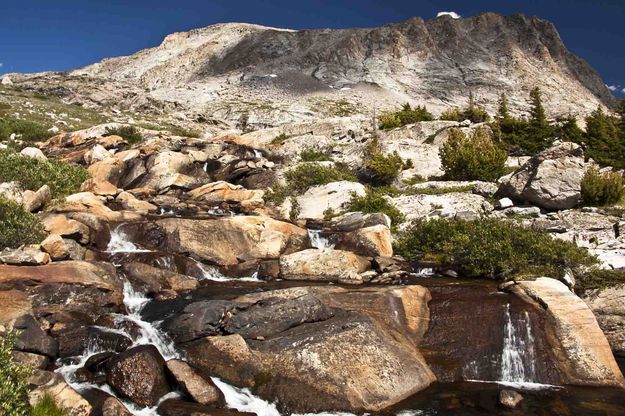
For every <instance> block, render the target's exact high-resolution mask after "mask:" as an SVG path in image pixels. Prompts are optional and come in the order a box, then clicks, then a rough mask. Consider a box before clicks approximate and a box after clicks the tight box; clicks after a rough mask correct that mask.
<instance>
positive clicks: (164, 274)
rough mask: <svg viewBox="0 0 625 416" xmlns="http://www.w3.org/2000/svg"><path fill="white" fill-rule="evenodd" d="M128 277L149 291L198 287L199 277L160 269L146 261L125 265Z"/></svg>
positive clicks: (156, 291) (183, 289)
mask: <svg viewBox="0 0 625 416" xmlns="http://www.w3.org/2000/svg"><path fill="white" fill-rule="evenodd" d="M123 270H124V273H125V274H126V276H127V277H128V279H129V280H130V281H131V282H132V283H135V284H137V285H139V286H142V287H145V288H146V289H147V291H148V293H158V292H160V291H162V290H173V291H176V292H177V291H186V290H193V289H195V288H197V286H198V281H197V279H195V278H193V277H190V276H185V275H183V274H179V273H176V272H172V271H169V270H165V269H159V268H157V267H153V266H150V265H147V264H145V263H139V262H130V263H127V264H125V265H123Z"/></svg>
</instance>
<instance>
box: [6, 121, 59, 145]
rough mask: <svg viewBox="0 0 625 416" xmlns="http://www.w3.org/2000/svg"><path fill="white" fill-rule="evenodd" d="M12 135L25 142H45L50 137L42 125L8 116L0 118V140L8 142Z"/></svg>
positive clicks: (46, 128)
mask: <svg viewBox="0 0 625 416" xmlns="http://www.w3.org/2000/svg"><path fill="white" fill-rule="evenodd" d="M13 133H15V134H16V135H17V136H20V137H18V139H20V140H24V141H26V142H38V141H46V140H48V139H49V138H50V137H51V136H52V133H50V132H49V131H48V127H46V126H45V125H43V124H40V123H37V122H34V121H29V120H22V119H18V118H15V117H11V116H8V115H3V116H0V140H8V139H9V138H10V137H11V134H13Z"/></svg>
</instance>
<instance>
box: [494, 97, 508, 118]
mask: <svg viewBox="0 0 625 416" xmlns="http://www.w3.org/2000/svg"><path fill="white" fill-rule="evenodd" d="M510 118H511V117H510V111H509V110H508V97H506V94H505V93H503V94H501V98H500V99H499V108H498V109H497V119H498V120H509V119H510Z"/></svg>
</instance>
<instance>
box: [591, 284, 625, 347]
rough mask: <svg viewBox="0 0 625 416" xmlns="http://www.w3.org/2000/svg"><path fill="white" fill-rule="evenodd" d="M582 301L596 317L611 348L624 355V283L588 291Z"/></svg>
mask: <svg viewBox="0 0 625 416" xmlns="http://www.w3.org/2000/svg"><path fill="white" fill-rule="evenodd" d="M584 301H585V302H586V304H587V305H588V306H589V307H590V309H591V310H592V311H593V313H594V314H595V316H596V317H597V321H598V322H599V326H600V327H601V329H602V330H603V333H604V334H605V336H606V338H607V339H608V342H609V343H610V347H612V350H613V351H614V352H615V353H616V354H618V355H620V356H625V285H618V286H612V287H607V288H605V289H598V290H592V291H589V292H587V293H585V294H584Z"/></svg>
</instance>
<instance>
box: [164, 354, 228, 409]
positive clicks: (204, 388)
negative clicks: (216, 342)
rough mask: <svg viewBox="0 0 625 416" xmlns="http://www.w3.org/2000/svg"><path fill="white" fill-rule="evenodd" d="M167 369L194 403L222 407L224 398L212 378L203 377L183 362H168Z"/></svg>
mask: <svg viewBox="0 0 625 416" xmlns="http://www.w3.org/2000/svg"><path fill="white" fill-rule="evenodd" d="M167 369H168V370H169V373H170V374H171V375H172V377H173V378H174V379H175V380H176V383H178V386H180V388H181V389H182V390H183V391H184V392H185V393H186V394H188V395H189V397H191V398H192V399H193V400H194V401H196V402H197V403H200V404H204V405H208V404H210V405H213V406H215V407H220V405H221V404H223V401H224V397H223V394H222V393H221V390H219V389H218V388H217V386H216V385H215V383H213V381H212V380H211V379H210V378H207V377H203V376H201V375H200V374H199V373H198V372H197V371H196V370H194V369H193V368H192V367H191V366H190V365H189V364H187V363H185V362H184V361H181V360H169V361H167Z"/></svg>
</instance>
